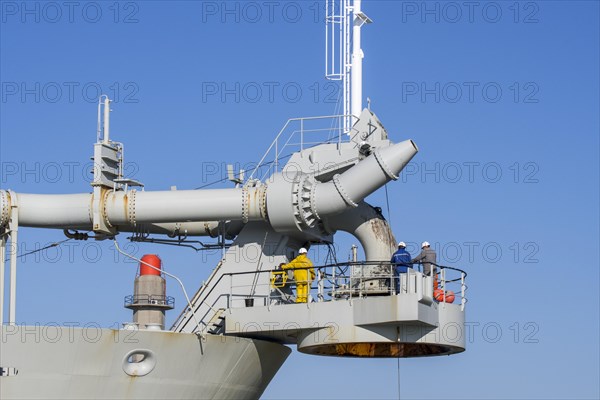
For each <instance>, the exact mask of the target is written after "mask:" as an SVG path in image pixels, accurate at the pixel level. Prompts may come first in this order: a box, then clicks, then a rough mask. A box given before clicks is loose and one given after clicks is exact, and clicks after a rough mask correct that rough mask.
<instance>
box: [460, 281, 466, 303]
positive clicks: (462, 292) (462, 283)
mask: <svg viewBox="0 0 600 400" xmlns="http://www.w3.org/2000/svg"><path fill="white" fill-rule="evenodd" d="M465 303H466V300H465V273H464V272H461V273H460V311H465Z"/></svg>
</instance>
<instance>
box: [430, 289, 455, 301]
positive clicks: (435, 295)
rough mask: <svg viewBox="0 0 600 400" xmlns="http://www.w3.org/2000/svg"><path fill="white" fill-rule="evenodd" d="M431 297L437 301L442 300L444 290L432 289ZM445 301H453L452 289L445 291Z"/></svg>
mask: <svg viewBox="0 0 600 400" xmlns="http://www.w3.org/2000/svg"><path fill="white" fill-rule="evenodd" d="M433 298H434V299H436V300H437V301H444V291H443V290H442V289H435V290H434V291H433ZM446 303H454V292H453V291H452V290H448V291H447V292H446Z"/></svg>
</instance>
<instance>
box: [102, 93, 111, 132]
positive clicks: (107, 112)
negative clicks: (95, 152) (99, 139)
mask: <svg viewBox="0 0 600 400" xmlns="http://www.w3.org/2000/svg"><path fill="white" fill-rule="evenodd" d="M109 103H110V100H109V99H108V96H106V97H105V98H104V135H103V136H104V138H103V139H104V144H108V143H109V136H108V135H109V124H110V104H109Z"/></svg>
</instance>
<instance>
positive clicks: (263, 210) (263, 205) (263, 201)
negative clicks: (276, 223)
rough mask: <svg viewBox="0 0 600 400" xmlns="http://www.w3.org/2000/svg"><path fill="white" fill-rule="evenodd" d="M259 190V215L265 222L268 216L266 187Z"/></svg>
mask: <svg viewBox="0 0 600 400" xmlns="http://www.w3.org/2000/svg"><path fill="white" fill-rule="evenodd" d="M259 190H260V195H259V207H260V214H261V216H262V217H263V219H264V220H265V221H268V220H269V214H268V212H267V187H266V186H261V187H260V188H259Z"/></svg>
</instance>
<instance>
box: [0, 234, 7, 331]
mask: <svg viewBox="0 0 600 400" xmlns="http://www.w3.org/2000/svg"><path fill="white" fill-rule="evenodd" d="M0 234H1V235H2V237H1V238H0V327H1V326H2V324H4V259H5V258H6V235H7V233H6V232H5V231H4V230H1V231H0Z"/></svg>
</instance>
